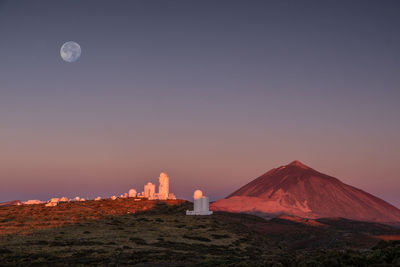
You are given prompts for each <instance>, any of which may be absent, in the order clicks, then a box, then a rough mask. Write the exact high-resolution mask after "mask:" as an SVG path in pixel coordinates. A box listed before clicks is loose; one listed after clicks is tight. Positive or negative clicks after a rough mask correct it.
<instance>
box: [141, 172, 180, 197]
mask: <svg viewBox="0 0 400 267" xmlns="http://www.w3.org/2000/svg"><path fill="white" fill-rule="evenodd" d="M158 182H159V186H158V193H156V185H155V184H153V183H150V182H148V183H147V184H145V185H144V190H143V192H142V193H141V194H138V195H137V196H138V197H145V198H148V199H150V200H155V199H158V200H167V199H176V197H175V195H174V194H172V193H170V192H169V177H168V175H167V174H166V173H164V172H162V173H160V177H159V178H158Z"/></svg>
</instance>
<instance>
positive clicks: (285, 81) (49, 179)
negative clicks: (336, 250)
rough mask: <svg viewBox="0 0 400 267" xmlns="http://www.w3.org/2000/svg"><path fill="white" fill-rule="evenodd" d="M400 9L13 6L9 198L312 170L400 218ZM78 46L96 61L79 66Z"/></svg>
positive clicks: (216, 182)
mask: <svg viewBox="0 0 400 267" xmlns="http://www.w3.org/2000/svg"><path fill="white" fill-rule="evenodd" d="M399 14H400V2H399V1H389V0H388V1H378V0H376V1H365V0H361V1H345V0H343V1H282V0H279V1H278V0H277V1H249V0H246V1H245V0H243V1H231V0H229V1H204V0H202V1H190V0H189V1H188V0H182V1H173V0H171V1H162V0H160V1H152V0H143V1H116V0H112V1H111V0H110V1H100V0H95V1H81V0H79V1H73V0H70V1H55V0H49V1H40V0H37V1H31V0H26V1H19V0H13V1H1V0H0V201H6V200H11V199H21V200H26V199H42V200H46V199H49V198H50V197H53V196H54V197H55V196H63V195H66V196H68V197H74V196H76V195H79V196H81V197H94V196H97V195H100V196H104V197H105V196H110V195H113V194H121V193H123V192H127V190H128V189H129V188H136V189H138V190H142V186H143V185H144V183H145V182H147V181H151V182H153V183H155V182H157V183H158V181H157V177H158V175H159V173H160V172H161V171H165V172H167V173H168V174H169V175H170V177H171V191H173V192H174V193H175V194H176V195H177V196H178V197H180V198H189V199H190V198H191V195H192V192H193V191H194V189H197V188H199V189H202V190H203V192H204V193H205V194H206V195H208V196H210V197H211V199H212V200H215V199H218V198H221V197H225V196H226V195H227V194H229V193H231V192H232V191H234V190H236V189H237V188H239V187H240V186H242V185H244V184H245V183H247V182H249V181H250V180H252V179H254V178H256V177H257V176H259V175H261V174H262V173H264V172H266V171H268V170H269V169H271V168H274V167H278V166H280V165H284V164H287V163H289V162H291V161H292V160H295V159H297V160H300V161H302V162H303V163H304V164H307V165H309V166H311V167H313V168H315V169H317V170H319V171H321V172H324V173H327V174H329V175H332V176H335V177H337V178H339V179H341V180H342V181H343V182H345V183H348V184H351V185H353V186H356V187H358V188H361V189H363V190H365V191H368V192H370V193H372V194H374V195H377V196H379V197H381V198H383V199H384V200H387V201H389V202H390V203H392V204H394V205H396V206H397V207H400V193H399V192H400V138H399V137H400V104H399V103H400V15H399ZM67 41H75V42H78V43H79V44H80V45H81V47H82V56H81V58H80V59H79V60H78V61H76V62H74V63H67V62H64V61H63V60H62V59H61V57H60V47H61V45H62V44H63V43H64V42H67Z"/></svg>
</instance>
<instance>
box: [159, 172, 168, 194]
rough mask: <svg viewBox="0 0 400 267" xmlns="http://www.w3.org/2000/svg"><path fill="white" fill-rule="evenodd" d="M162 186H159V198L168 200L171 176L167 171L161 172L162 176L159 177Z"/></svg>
mask: <svg viewBox="0 0 400 267" xmlns="http://www.w3.org/2000/svg"><path fill="white" fill-rule="evenodd" d="M158 181H159V183H160V186H159V188H158V199H160V200H166V199H168V196H169V177H168V175H167V174H166V173H164V172H162V173H160V177H159V178H158Z"/></svg>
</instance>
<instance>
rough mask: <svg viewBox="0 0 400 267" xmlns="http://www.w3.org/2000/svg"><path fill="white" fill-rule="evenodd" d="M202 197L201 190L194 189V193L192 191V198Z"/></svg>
mask: <svg viewBox="0 0 400 267" xmlns="http://www.w3.org/2000/svg"><path fill="white" fill-rule="evenodd" d="M202 197H203V192H201V190H196V191H194V193H193V198H194V199H199V198H202Z"/></svg>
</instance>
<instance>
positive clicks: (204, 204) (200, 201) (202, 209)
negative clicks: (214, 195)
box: [186, 190, 213, 215]
mask: <svg viewBox="0 0 400 267" xmlns="http://www.w3.org/2000/svg"><path fill="white" fill-rule="evenodd" d="M193 206H194V207H193V210H187V211H186V215H211V214H212V213H213V212H212V211H210V210H209V201H208V197H206V196H203V192H201V190H196V191H194V193H193Z"/></svg>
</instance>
